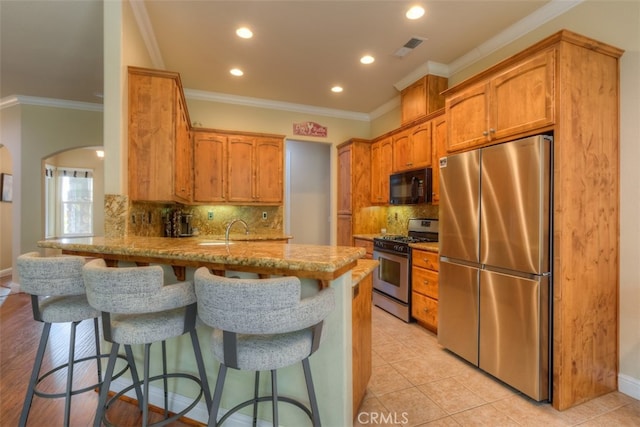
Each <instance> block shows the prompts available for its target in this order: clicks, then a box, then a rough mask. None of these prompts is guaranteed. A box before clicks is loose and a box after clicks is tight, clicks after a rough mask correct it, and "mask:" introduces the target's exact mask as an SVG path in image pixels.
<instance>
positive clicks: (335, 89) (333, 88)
mask: <svg viewBox="0 0 640 427" xmlns="http://www.w3.org/2000/svg"><path fill="white" fill-rule="evenodd" d="M342 90H343V89H342V86H334V87H332V88H331V92H334V93H340V92H342Z"/></svg>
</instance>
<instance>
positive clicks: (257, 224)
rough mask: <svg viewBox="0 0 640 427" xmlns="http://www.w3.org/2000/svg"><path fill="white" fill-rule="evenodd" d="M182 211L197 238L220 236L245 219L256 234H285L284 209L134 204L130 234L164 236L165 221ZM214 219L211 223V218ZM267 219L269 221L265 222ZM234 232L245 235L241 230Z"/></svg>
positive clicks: (270, 207) (251, 230)
mask: <svg viewBox="0 0 640 427" xmlns="http://www.w3.org/2000/svg"><path fill="white" fill-rule="evenodd" d="M173 209H180V210H181V211H182V212H183V213H184V214H191V215H192V216H193V217H192V222H191V224H192V227H193V229H194V234H195V232H196V230H197V233H198V235H201V236H220V235H223V234H224V232H225V228H226V227H227V224H228V223H229V222H231V220H233V219H235V218H240V219H243V220H245V221H246V222H247V224H248V225H249V230H250V232H251V233H252V234H274V233H283V232H284V220H283V208H282V207H281V206H228V205H217V206H183V205H177V204H161V203H146V202H132V203H131V206H130V207H129V218H128V230H129V232H128V234H130V235H133V236H164V220H165V217H166V216H167V215H168V214H169V213H170V212H171V211H172V210H173ZM210 216H211V217H212V218H211V219H209V217H210ZM265 216H266V218H264V217H265ZM232 232H242V229H241V228H238V229H237V230H233V231H232Z"/></svg>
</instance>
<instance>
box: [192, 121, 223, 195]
mask: <svg viewBox="0 0 640 427" xmlns="http://www.w3.org/2000/svg"><path fill="white" fill-rule="evenodd" d="M193 151H194V156H193V166H194V167H193V201H194V202H197V203H220V202H226V201H227V185H226V184H227V136H226V135H224V134H220V133H217V132H210V131H206V130H196V131H194V133H193Z"/></svg>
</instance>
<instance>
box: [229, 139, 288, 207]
mask: <svg viewBox="0 0 640 427" xmlns="http://www.w3.org/2000/svg"><path fill="white" fill-rule="evenodd" d="M227 138H228V139H227V177H228V178H227V182H228V184H227V185H228V188H227V195H228V196H227V200H228V201H229V202H235V203H259V204H281V203H282V199H283V166H282V163H283V156H284V153H283V141H282V139H281V138H274V137H267V136H250V135H235V134H233V135H228V137H227Z"/></svg>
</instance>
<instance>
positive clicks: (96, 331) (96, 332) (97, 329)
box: [93, 317, 102, 388]
mask: <svg viewBox="0 0 640 427" xmlns="http://www.w3.org/2000/svg"><path fill="white" fill-rule="evenodd" d="M93 332H94V336H95V339H96V363H97V366H98V388H100V386H101V385H102V363H101V359H100V355H101V354H102V353H100V327H99V326H98V318H97V317H94V318H93Z"/></svg>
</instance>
